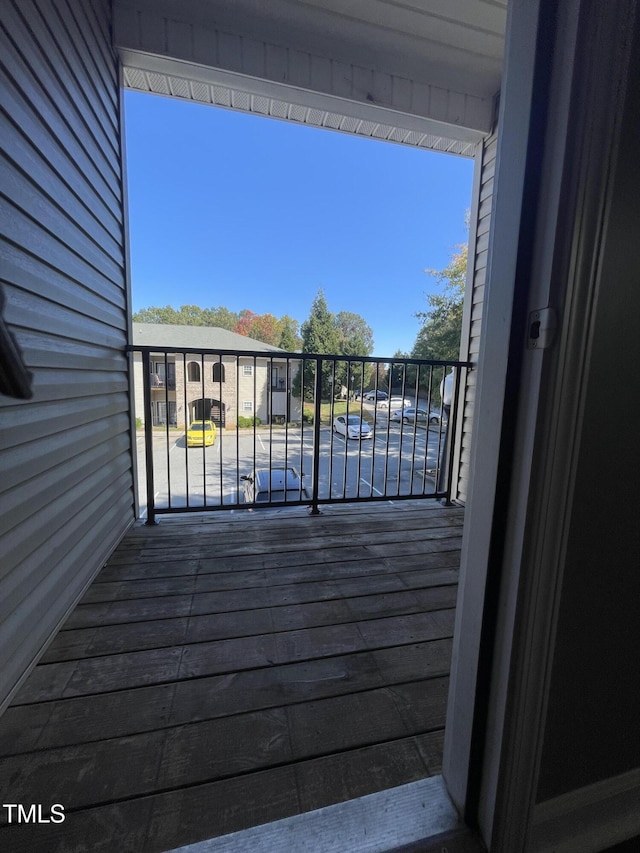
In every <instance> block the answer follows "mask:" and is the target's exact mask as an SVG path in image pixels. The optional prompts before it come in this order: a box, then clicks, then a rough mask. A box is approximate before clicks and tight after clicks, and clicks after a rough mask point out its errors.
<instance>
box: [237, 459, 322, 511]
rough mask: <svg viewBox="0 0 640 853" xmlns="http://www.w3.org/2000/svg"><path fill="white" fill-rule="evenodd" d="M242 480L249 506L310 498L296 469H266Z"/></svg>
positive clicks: (245, 500) (246, 501) (244, 496)
mask: <svg viewBox="0 0 640 853" xmlns="http://www.w3.org/2000/svg"><path fill="white" fill-rule="evenodd" d="M240 479H241V480H242V481H243V484H242V493H243V498H244V502H245V503H247V504H249V503H271V502H272V501H274V502H284V501H299V500H305V499H306V498H308V497H309V495H308V494H307V490H306V488H305V487H304V486H303V485H302V478H301V477H300V475H299V474H298V472H297V471H296V469H295V468H271V470H269V469H268V468H266V469H262V470H260V471H254V472H253V474H245V476H243V477H241V478H240Z"/></svg>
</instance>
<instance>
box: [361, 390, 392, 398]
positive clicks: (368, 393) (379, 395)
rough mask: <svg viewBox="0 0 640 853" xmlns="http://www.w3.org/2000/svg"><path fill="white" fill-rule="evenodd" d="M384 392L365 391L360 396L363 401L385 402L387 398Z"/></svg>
mask: <svg viewBox="0 0 640 853" xmlns="http://www.w3.org/2000/svg"><path fill="white" fill-rule="evenodd" d="M388 396H389V395H388V394H387V392H386V391H373V390H370V391H365V392H364V394H363V395H362V399H363V400H386V399H387V398H388Z"/></svg>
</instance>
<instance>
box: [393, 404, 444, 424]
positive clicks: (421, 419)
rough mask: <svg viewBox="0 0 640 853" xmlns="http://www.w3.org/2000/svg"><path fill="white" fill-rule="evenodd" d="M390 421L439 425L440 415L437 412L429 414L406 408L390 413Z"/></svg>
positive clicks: (423, 410)
mask: <svg viewBox="0 0 640 853" xmlns="http://www.w3.org/2000/svg"><path fill="white" fill-rule="evenodd" d="M390 420H392V421H396V423H399V422H400V421H402V423H403V424H415V423H418V424H426V423H427V422H428V423H430V424H437V423H440V415H439V414H438V413H437V412H429V411H427V409H420V408H418V407H416V406H407V407H406V408H404V409H396V410H395V411H393V412H392V413H391V416H390Z"/></svg>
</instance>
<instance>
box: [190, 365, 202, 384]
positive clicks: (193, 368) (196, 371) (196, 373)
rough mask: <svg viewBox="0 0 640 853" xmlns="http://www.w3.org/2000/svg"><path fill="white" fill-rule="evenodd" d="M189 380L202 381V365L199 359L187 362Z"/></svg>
mask: <svg viewBox="0 0 640 853" xmlns="http://www.w3.org/2000/svg"><path fill="white" fill-rule="evenodd" d="M187 380H188V381H189V382H200V365H199V364H198V362H197V361H190V362H189V363H188V364H187Z"/></svg>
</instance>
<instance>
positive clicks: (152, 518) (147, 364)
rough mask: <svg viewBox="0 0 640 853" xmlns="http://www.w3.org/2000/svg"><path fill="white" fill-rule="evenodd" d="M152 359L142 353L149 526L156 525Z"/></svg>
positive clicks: (147, 354)
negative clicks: (151, 384)
mask: <svg viewBox="0 0 640 853" xmlns="http://www.w3.org/2000/svg"><path fill="white" fill-rule="evenodd" d="M150 368H151V358H150V353H149V352H143V353H142V394H143V397H144V454H145V467H146V469H147V470H146V476H147V521H146V523H147V524H156V514H155V487H154V476H153V475H154V471H153V412H152V409H151V386H150V383H151V369H150Z"/></svg>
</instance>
